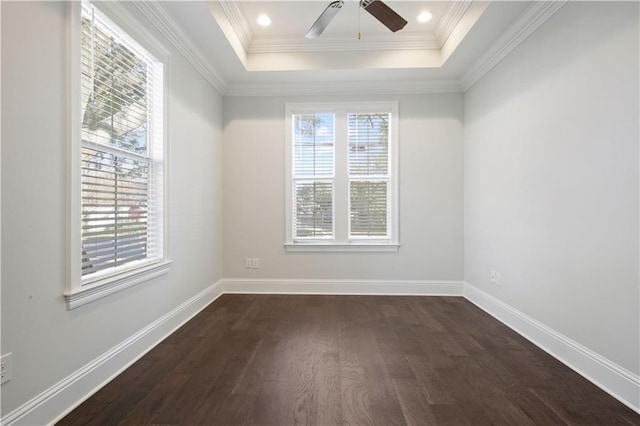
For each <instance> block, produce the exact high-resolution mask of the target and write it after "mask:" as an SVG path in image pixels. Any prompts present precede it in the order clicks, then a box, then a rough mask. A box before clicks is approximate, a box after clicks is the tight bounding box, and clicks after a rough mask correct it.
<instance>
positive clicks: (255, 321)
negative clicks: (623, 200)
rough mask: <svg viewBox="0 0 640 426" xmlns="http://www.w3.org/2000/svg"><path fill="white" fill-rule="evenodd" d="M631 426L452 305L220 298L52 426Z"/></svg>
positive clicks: (608, 405) (571, 378) (407, 300)
mask: <svg viewBox="0 0 640 426" xmlns="http://www.w3.org/2000/svg"><path fill="white" fill-rule="evenodd" d="M85 424H91V425H101V424H109V425H116V424H122V425H144V424H163V425H196V424H203V425H213V424H217V425H241V424H243V425H289V424H296V425H303V424H304V425H346V424H348V425H370V424H382V425H404V424H409V425H440V424H442V425H456V426H457V425H531V424H536V425H564V424H576V425H631V424H633V425H640V416H639V415H638V414H636V413H634V412H633V411H632V410H630V409H629V408H627V407H625V406H624V405H623V404H621V403H619V402H618V401H616V400H615V399H613V398H612V397H610V396H608V395H607V394H606V393H605V392H603V391H601V390H600V389H598V388H597V387H596V386H594V385H593V384H591V383H590V382H588V381H587V380H585V379H584V378H582V377H581V376H580V375H578V374H577V373H575V372H573V371H572V370H571V369H569V368H567V367H566V366H564V365H563V364H561V363H560V362H559V361H557V360H555V359H554V358H552V357H551V356H549V355H547V354H546V353H545V352H543V351H542V350H540V349H538V348H537V347H536V346H534V345H533V344H531V343H529V342H528V341H527V340H525V339H524V338H522V337H521V336H520V335H518V334H517V333H515V332H513V331H512V330H510V329H509V328H507V327H506V326H504V325H502V324H501V323H500V322H498V321H497V320H495V319H493V318H492V317H490V316H489V315H487V314H486V313H484V312H483V311H481V310H480V309H478V308H477V307H475V306H474V305H472V304H471V303H470V302H468V301H466V300H465V299H463V298H455V297H379V296H282V295H224V296H222V297H220V298H219V299H218V300H216V301H215V302H214V303H212V304H211V305H210V306H208V307H207V308H206V309H205V310H203V311H202V312H201V313H200V314H199V315H197V316H196V317H195V318H194V319H193V320H191V321H189V322H188V323H187V324H186V325H185V326H183V327H182V328H180V329H179V330H178V331H176V332H175V333H173V334H172V335H171V336H170V337H169V338H167V339H166V340H165V341H164V342H162V343H161V344H160V345H158V346H156V347H155V348H154V349H153V350H152V351H150V352H149V353H148V354H147V355H145V356H144V357H143V358H141V359H140V360H139V361H138V362H136V363H135V364H134V365H132V366H131V367H130V368H129V369H127V370H126V371H125V372H124V373H122V374H121V375H119V376H118V377H117V378H115V379H114V380H113V381H112V382H111V383H109V384H108V385H106V386H105V387H104V388H102V389H101V390H100V391H98V392H97V393H96V394H95V395H93V396H92V397H91V398H89V399H88V400H87V401H85V402H84V403H83V404H81V405H80V406H79V407H78V408H76V409H75V410H74V411H73V412H71V413H70V414H69V415H68V416H66V417H65V418H64V419H63V420H61V421H60V422H59V423H58V425H85Z"/></svg>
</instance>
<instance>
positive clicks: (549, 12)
mask: <svg viewBox="0 0 640 426" xmlns="http://www.w3.org/2000/svg"><path fill="white" fill-rule="evenodd" d="M566 2H567V0H552V1H535V2H533V3H532V4H531V6H529V7H528V8H527V9H526V10H525V11H524V13H523V14H522V15H520V16H519V17H518V19H517V20H516V21H515V22H514V23H513V25H511V26H510V27H509V29H507V31H505V32H504V33H503V34H502V35H501V36H500V37H499V38H498V39H497V40H496V42H495V43H493V45H492V46H491V47H490V48H489V49H488V50H487V51H486V52H485V53H484V54H483V55H482V56H480V58H479V59H478V60H477V61H476V62H475V63H474V64H473V65H472V66H471V67H470V68H469V70H468V71H467V72H465V73H464V74H463V75H462V77H461V78H460V86H461V87H462V90H463V91H465V92H466V91H467V90H469V89H470V88H471V87H472V86H473V85H474V84H476V83H477V82H478V81H480V79H482V77H484V76H485V75H486V74H487V73H488V72H489V71H491V69H493V67H495V66H496V65H498V64H499V63H500V62H501V61H502V60H503V59H504V58H506V57H507V56H508V55H509V54H510V53H511V52H512V51H513V50H514V49H515V48H516V47H518V46H519V45H520V43H522V42H523V41H525V40H526V39H527V37H529V36H530V35H531V34H532V33H533V32H534V31H535V30H537V29H538V28H539V27H540V26H541V25H542V24H544V23H545V22H546V21H547V19H549V18H550V17H551V16H553V14H554V13H556V12H557V11H558V10H559V9H560V8H561V7H562V6H564V4H565V3H566Z"/></svg>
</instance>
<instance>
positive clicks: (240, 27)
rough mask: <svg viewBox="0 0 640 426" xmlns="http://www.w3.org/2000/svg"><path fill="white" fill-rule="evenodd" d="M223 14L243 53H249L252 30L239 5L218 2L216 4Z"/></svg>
mask: <svg viewBox="0 0 640 426" xmlns="http://www.w3.org/2000/svg"><path fill="white" fill-rule="evenodd" d="M218 3H219V4H220V7H222V10H223V12H224V14H225V15H226V16H227V19H228V20H229V25H231V28H232V29H233V31H234V32H235V33H236V36H237V37H238V40H240V43H241V44H242V47H243V48H244V51H245V52H247V53H248V52H249V48H250V46H251V43H252V41H253V40H254V34H253V30H252V29H251V24H249V20H248V19H247V16H246V15H245V14H244V11H243V10H242V7H241V6H240V3H239V2H237V1H229V0H220V1H219V2H218Z"/></svg>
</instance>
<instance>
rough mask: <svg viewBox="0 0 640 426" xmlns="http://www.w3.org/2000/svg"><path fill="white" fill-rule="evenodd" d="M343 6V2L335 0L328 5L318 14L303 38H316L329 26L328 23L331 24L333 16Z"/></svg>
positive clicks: (342, 0)
mask: <svg viewBox="0 0 640 426" xmlns="http://www.w3.org/2000/svg"><path fill="white" fill-rule="evenodd" d="M343 5H344V0H337V1H334V2H331V3H329V6H327V8H326V9H325V10H324V11H323V12H322V13H321V14H320V16H318V19H316V22H314V23H313V25H312V26H311V28H309V31H308V32H307V35H306V36H305V37H307V38H316V37H318V36H319V35H320V34H322V32H323V31H324V29H325V28H327V25H329V22H331V20H332V19H333V18H334V16H336V15H337V14H338V12H339V11H340V9H341V8H342V6H343Z"/></svg>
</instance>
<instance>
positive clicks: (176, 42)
mask: <svg viewBox="0 0 640 426" xmlns="http://www.w3.org/2000/svg"><path fill="white" fill-rule="evenodd" d="M114 3H117V2H114ZM131 3H132V4H133V5H134V6H135V7H136V8H137V9H138V10H139V11H140V13H142V14H143V15H144V16H145V17H146V18H147V19H148V20H149V21H150V22H151V23H152V24H153V25H154V26H155V27H156V28H157V29H158V30H159V31H160V33H162V34H163V35H164V36H165V37H166V38H167V40H169V42H170V43H171V44H172V45H173V46H174V47H175V48H176V49H177V50H178V51H179V52H180V53H181V54H182V55H183V56H184V57H185V59H186V60H187V61H189V63H190V64H191V65H193V67H194V68H195V69H196V70H197V71H198V72H199V73H200V74H201V75H202V76H203V77H204V79H205V80H207V82H208V83H209V84H211V86H212V87H213V88H214V89H215V90H217V91H218V93H220V94H224V92H225V90H226V86H227V84H226V82H225V81H224V79H223V78H222V77H221V76H220V74H219V73H218V72H217V71H216V69H215V68H214V67H213V65H211V64H210V63H209V62H208V61H207V60H205V59H204V56H203V55H202V54H201V53H200V51H199V50H198V48H197V47H195V46H194V45H193V43H191V41H190V39H189V37H188V36H187V34H186V33H185V32H184V31H183V30H182V29H181V28H180V26H179V25H178V24H177V23H176V22H175V21H174V20H173V18H172V17H171V15H170V14H169V13H168V12H167V11H166V10H165V9H164V8H163V7H162V6H161V5H160V2H157V1H134V2H131Z"/></svg>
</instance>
